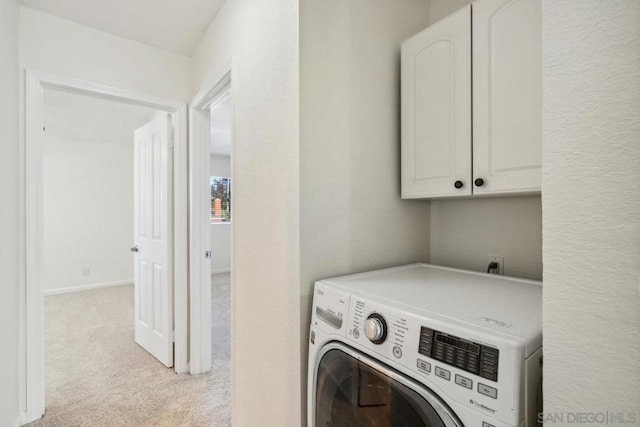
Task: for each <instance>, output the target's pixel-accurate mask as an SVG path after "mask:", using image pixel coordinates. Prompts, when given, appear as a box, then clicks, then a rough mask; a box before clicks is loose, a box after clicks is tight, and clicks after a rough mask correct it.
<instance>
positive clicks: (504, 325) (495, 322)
mask: <svg viewBox="0 0 640 427" xmlns="http://www.w3.org/2000/svg"><path fill="white" fill-rule="evenodd" d="M480 320H482V321H485V322H487V323H491V324H493V325H496V326H500V327H501V328H510V327H511V323H507V322H503V321H501V320H496V319H491V318H489V317H481V318H480Z"/></svg>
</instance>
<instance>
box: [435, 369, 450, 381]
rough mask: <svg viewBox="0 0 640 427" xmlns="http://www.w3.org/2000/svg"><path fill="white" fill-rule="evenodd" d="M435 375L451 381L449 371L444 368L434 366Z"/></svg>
mask: <svg viewBox="0 0 640 427" xmlns="http://www.w3.org/2000/svg"><path fill="white" fill-rule="evenodd" d="M435 372H436V375H437V376H439V377H440V378H444V379H445V380H447V381H451V372H449V371H447V370H446V369H442V368H440V367H439V366H436V371H435Z"/></svg>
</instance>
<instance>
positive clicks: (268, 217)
mask: <svg viewBox="0 0 640 427" xmlns="http://www.w3.org/2000/svg"><path fill="white" fill-rule="evenodd" d="M298 22H299V19H298V2H297V1H295V0H273V1H268V2H267V1H264V0H235V1H227V2H226V3H225V5H224V6H223V7H222V9H221V10H220V12H219V13H218V15H217V16H216V18H215V19H214V21H213V22H212V24H211V25H210V27H209V29H208V30H207V33H206V34H205V36H204V38H203V40H202V42H201V44H200V46H199V47H198V48H197V49H196V51H195V53H194V55H193V82H194V86H193V89H194V90H193V92H194V94H195V93H196V92H197V91H199V90H200V89H203V88H204V87H205V84H206V83H208V82H210V79H212V78H213V76H214V75H215V73H217V72H219V71H220V70H221V69H222V67H223V65H224V64H226V63H227V62H228V61H229V60H230V59H231V56H232V55H234V56H235V59H236V62H235V66H236V69H235V75H234V77H235V79H236V80H234V81H233V82H232V87H233V104H234V125H235V127H234V135H233V137H234V141H233V143H234V147H235V151H234V157H233V158H232V162H233V171H234V176H233V180H234V184H233V185H234V194H233V197H234V212H233V214H234V218H233V221H234V227H233V233H234V235H233V242H234V245H233V246H234V253H233V254H232V269H233V281H234V282H233V288H232V292H233V295H232V302H233V314H232V327H233V331H232V335H233V336H232V346H233V352H232V353H233V360H232V366H233V369H232V371H233V391H232V399H233V424H234V425H236V426H259V425H265V423H266V424H268V425H274V426H294V425H300V424H301V418H300V342H299V338H300V307H299V289H300V284H299V283H300V282H299V281H300V268H299V265H300V259H299V253H300V250H299V242H300V233H299V228H300V226H299V217H300V213H299V194H300V190H299V153H298V151H299V119H298V113H299V108H298V99H299V90H298ZM256 381H258V383H256Z"/></svg>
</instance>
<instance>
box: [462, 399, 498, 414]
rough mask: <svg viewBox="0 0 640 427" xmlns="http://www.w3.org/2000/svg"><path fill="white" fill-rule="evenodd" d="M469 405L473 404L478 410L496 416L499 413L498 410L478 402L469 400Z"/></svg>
mask: <svg viewBox="0 0 640 427" xmlns="http://www.w3.org/2000/svg"><path fill="white" fill-rule="evenodd" d="M469 403H471V404H472V405H473V406H475V407H476V408H480V409H484V410H485V411H489V412H491V413H492V414H495V413H496V412H497V410H496V409H493V408H489V407H488V406H487V405H483V404H482V403H480V402H476V401H475V400H473V399H471V400H469Z"/></svg>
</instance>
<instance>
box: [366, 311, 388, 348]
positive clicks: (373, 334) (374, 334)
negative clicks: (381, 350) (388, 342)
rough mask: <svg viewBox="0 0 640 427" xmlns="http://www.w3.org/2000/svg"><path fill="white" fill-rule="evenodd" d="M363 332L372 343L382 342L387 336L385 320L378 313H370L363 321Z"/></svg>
mask: <svg viewBox="0 0 640 427" xmlns="http://www.w3.org/2000/svg"><path fill="white" fill-rule="evenodd" d="M364 334H365V335H366V336H367V338H369V340H370V341H371V342H372V343H374V344H382V343H383V342H384V340H385V339H386V338H387V322H385V321H384V317H382V316H381V315H380V314H378V313H371V315H369V317H367V320H366V321H365V323H364Z"/></svg>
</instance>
